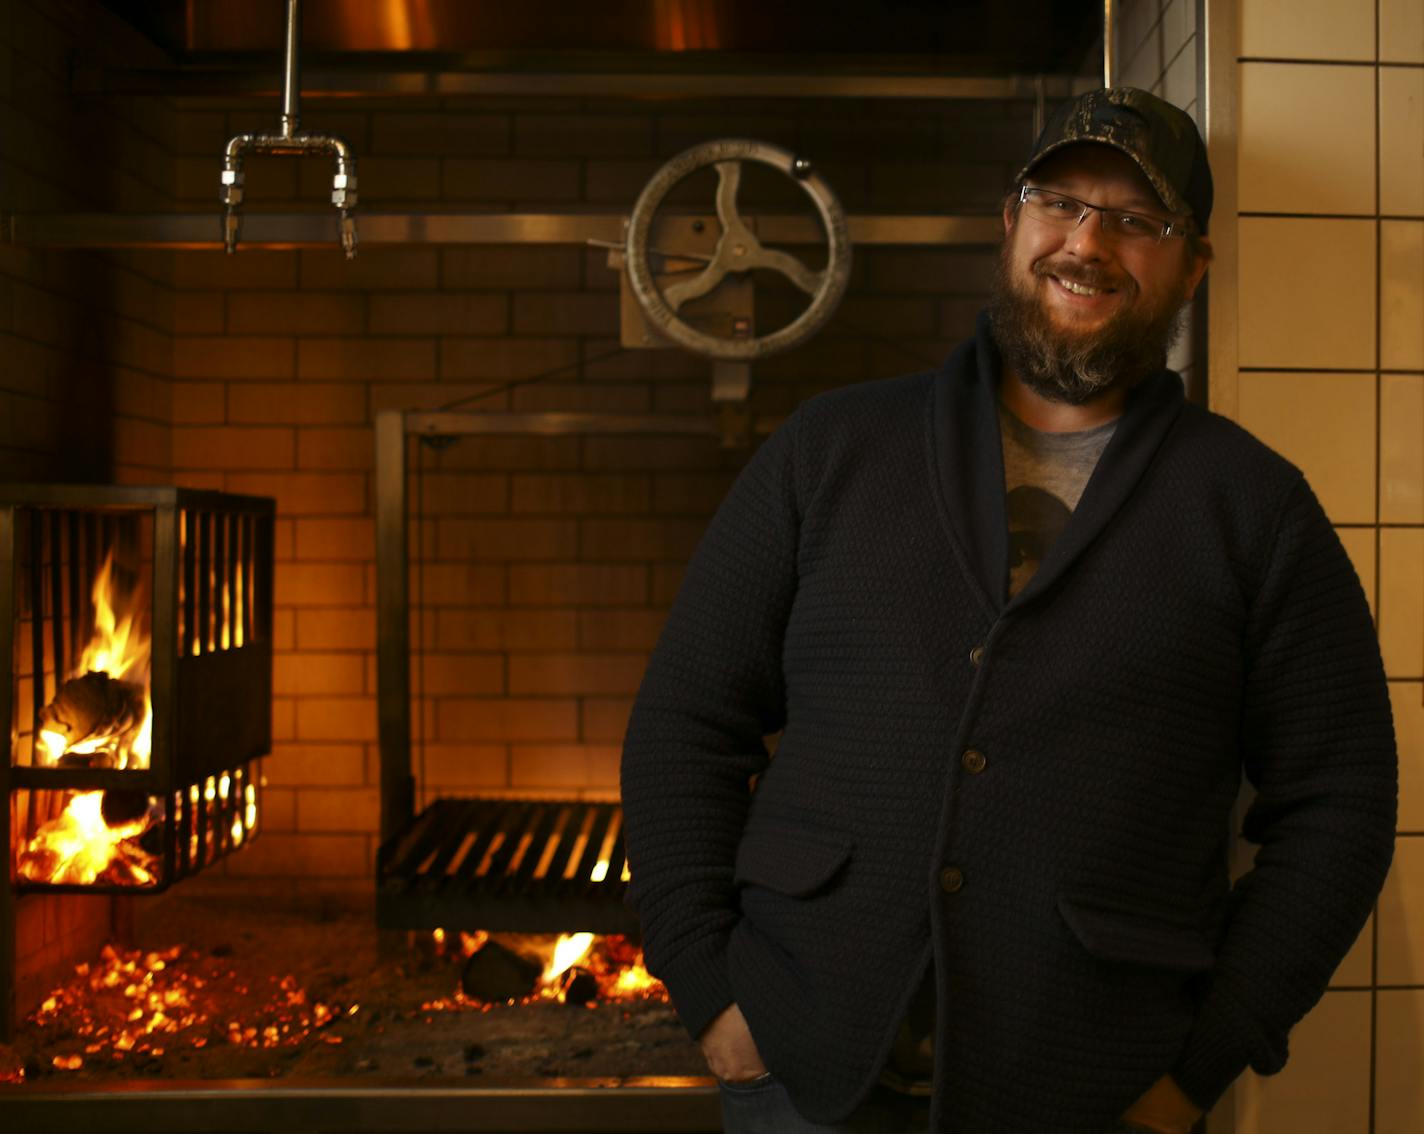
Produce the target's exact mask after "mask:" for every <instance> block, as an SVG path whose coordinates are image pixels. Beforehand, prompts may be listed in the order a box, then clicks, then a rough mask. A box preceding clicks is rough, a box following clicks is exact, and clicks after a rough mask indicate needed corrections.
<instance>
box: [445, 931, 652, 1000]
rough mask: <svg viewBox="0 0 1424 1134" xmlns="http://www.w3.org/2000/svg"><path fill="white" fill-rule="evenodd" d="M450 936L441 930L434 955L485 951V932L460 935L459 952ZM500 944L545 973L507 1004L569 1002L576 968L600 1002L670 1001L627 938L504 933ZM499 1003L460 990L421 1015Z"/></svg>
mask: <svg viewBox="0 0 1424 1134" xmlns="http://www.w3.org/2000/svg"><path fill="white" fill-rule="evenodd" d="M451 936H452V935H451V934H450V933H449V931H447V930H437V931H436V932H435V935H434V937H433V943H434V947H435V952H436V953H437V954H438V955H441V956H449V957H452V958H454V959H456V960H463V959H465V958H467V957H471V956H473V955H474V954H475V953H477V952H479V951H480V950H481V949H482V948H484V946H485V944H486V943H487V942H488V941H489V940H490V934H488V933H487V932H485V931H484V930H482V929H481V930H476V931H475V932H474V933H466V932H463V931H462V932H461V933H460V934H459V940H460V947H459V949H458V950H457V949H454V948H452V947H451ZM499 942H500V944H502V945H504V946H505V947H506V948H508V949H512V950H514V951H515V952H517V953H521V954H523V955H525V956H527V957H531V958H541V959H542V960H543V962H544V969H543V972H542V973H541V974H540V976H539V979H538V982H537V985H536V987H535V988H533V989H531V991H530V993H529V995H528V996H525V997H523V998H522V999H520V1000H518V1001H514V1000H511V1001H509V1004H511V1005H513V1004H516V1003H518V1004H533V1003H537V1002H539V1001H548V1000H557V1001H559V1002H560V1003H565V1002H567V1001H566V996H567V992H568V989H569V983H570V973H569V970H570V969H572V968H573V967H574V966H575V965H578V966H579V967H580V968H581V969H583V970H584V971H585V972H586V973H588V974H589V975H591V976H592V977H593V979H594V981H595V983H596V984H597V986H598V999H599V1000H602V1001H628V1000H663V1001H666V1000H667V999H668V995H667V990H666V989H665V988H664V987H663V985H662V982H661V981H659V980H658V979H657V978H656V977H654V976H653V975H652V974H651V973H649V972H648V970H647V968H645V967H644V965H643V953H642V950H641V949H639V948H638V947H637V946H636V945H635V944H633V943H631V942H629V941H628V939H627V938H626V937H622V936H620V935H618V934H609V935H607V936H602V937H598V936H595V935H594V934H592V933H564V934H560V935H559V937H558V938H557V940H553V941H551V939H550V937H548V936H545V935H540V934H516V933H502V934H500V935H499ZM495 1007H498V1005H497V1004H493V1003H489V1002H486V1001H481V1000H476V999H474V998H472V997H469V996H467V995H466V994H465V992H464V991H463V990H460V989H457V990H456V991H455V992H454V994H453V995H451V996H448V997H441V998H439V999H437V1000H430V1001H427V1002H425V1003H424V1004H422V1005H421V1010H422V1011H427V1012H432V1011H433V1012H440V1011H459V1010H462V1009H463V1010H478V1011H481V1012H488V1011H490V1010H491V1009H492V1008H495Z"/></svg>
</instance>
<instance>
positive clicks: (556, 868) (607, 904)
mask: <svg viewBox="0 0 1424 1134" xmlns="http://www.w3.org/2000/svg"><path fill="white" fill-rule="evenodd" d="M377 879H378V881H377V889H376V918H377V921H378V923H379V924H380V925H381V926H382V927H384V928H387V929H437V928H439V929H447V930H458V929H465V930H475V929H485V930H493V931H498V932H514V933H566V932H572V931H576V930H586V931H589V932H592V933H630V934H631V933H636V932H637V929H638V923H637V920H636V918H635V917H634V916H633V913H632V911H630V910H629V909H628V908H627V907H626V906H624V904H623V895H624V893H625V892H626V890H627V888H628V877H627V866H626V858H625V854H624V849H623V809H622V807H620V806H619V805H618V804H616V803H586V802H582V801H574V800H553V799H532V800H495V799H441V800H437V801H436V802H435V803H433V804H432V805H431V806H430V807H428V808H427V809H426V810H425V811H423V812H421V814H420V815H418V816H416V818H415V819H413V820H412V821H411V822H410V823H409V824H408V825H407V826H406V828H405V829H404V830H403V831H401V832H400V833H398V834H397V835H396V836H395V838H393V839H391V840H390V842H389V843H387V844H386V845H385V846H383V847H382V848H381V850H380V854H379V855H378V857H377Z"/></svg>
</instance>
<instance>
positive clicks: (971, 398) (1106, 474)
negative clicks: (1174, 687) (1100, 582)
mask: <svg viewBox="0 0 1424 1134" xmlns="http://www.w3.org/2000/svg"><path fill="white" fill-rule="evenodd" d="M1001 365H1002V364H1001V361H1000V357H999V351H998V348H997V347H996V346H995V345H994V341H993V337H992V336H991V335H990V333H989V316H988V313H987V312H981V313H980V315H979V321H978V325H977V327H976V330H975V336H974V338H973V339H971V340H970V341H968V342H966V343H964V344H963V345H962V346H961V347H960V348H959V349H958V350H956V351H955V352H954V353H953V354H952V355H951V356H950V357H949V360H948V361H947V362H946V363H945V364H944V366H943V367H942V368H941V369H940V371H939V373H938V375H936V379H935V387H934V400H933V412H934V443H935V449H936V457H937V460H936V465H937V466H938V470H939V482H940V491H941V493H942V495H943V499H944V506H945V509H946V511H947V513H948V515H949V520H950V527H951V530H952V533H953V535H954V537H955V538H956V539H957V540H958V541H959V544H960V546H961V547H962V548H963V549H964V552H965V559H966V560H967V562H968V563H969V564H970V565H971V567H972V574H973V576H974V581H975V583H977V585H978V587H979V589H980V590H981V592H982V593H983V595H984V596H985V598H987V600H988V601H989V605H990V607H991V608H992V609H993V610H994V611H995V612H1002V611H1004V610H1006V609H1017V608H1018V607H1020V606H1022V605H1023V604H1024V603H1026V602H1030V601H1032V599H1033V598H1034V596H1036V595H1038V594H1041V593H1043V592H1044V591H1046V590H1047V589H1048V588H1049V587H1050V586H1052V585H1053V583H1054V581H1055V580H1057V579H1058V578H1059V576H1061V575H1062V574H1063V573H1064V572H1065V571H1066V570H1067V569H1068V568H1069V567H1070V566H1071V565H1072V564H1073V562H1074V561H1075V560H1076V559H1077V558H1078V556H1079V555H1081V554H1082V553H1083V551H1084V550H1085V549H1086V548H1087V547H1088V545H1089V544H1091V543H1092V542H1093V540H1094V539H1095V538H1096V537H1097V535H1098V533H1099V532H1101V531H1102V530H1103V528H1104V527H1106V526H1107V523H1108V521H1109V520H1111V519H1112V517H1113V515H1114V514H1115V513H1116V512H1117V510H1118V508H1120V507H1121V506H1122V504H1123V502H1124V501H1125V500H1126V499H1127V498H1128V497H1129V496H1130V495H1131V494H1132V491H1133V489H1134V488H1136V486H1137V483H1138V481H1139V480H1141V479H1142V476H1143V474H1144V473H1145V472H1146V471H1147V467H1148V465H1149V464H1150V463H1151V461H1152V456H1153V454H1154V453H1156V451H1157V447H1158V446H1159V445H1160V444H1161V443H1162V441H1163V439H1164V438H1165V437H1166V436H1167V433H1168V431H1169V430H1170V429H1171V427H1172V424H1173V423H1174V422H1175V421H1176V419H1177V415H1178V413H1180V412H1181V408H1182V404H1183V401H1184V400H1185V399H1184V398H1183V395H1182V380H1181V378H1180V376H1179V375H1178V374H1177V373H1176V372H1175V371H1172V370H1162V371H1159V372H1158V373H1157V374H1155V375H1153V376H1152V377H1151V378H1149V379H1147V380H1146V381H1145V382H1143V383H1142V384H1141V385H1140V386H1138V387H1137V389H1135V390H1134V391H1133V392H1132V394H1131V395H1130V396H1129V397H1128V400H1127V406H1126V408H1125V409H1124V410H1123V414H1122V416H1121V417H1120V418H1119V419H1118V426H1117V429H1115V430H1114V431H1113V435H1112V440H1110V441H1109V442H1108V445H1107V448H1105V449H1104V450H1103V455H1102V457H1101V458H1099V460H1098V464H1097V467H1096V468H1095V469H1094V470H1093V474H1092V476H1091V477H1089V479H1088V483H1087V485H1086V486H1085V487H1084V489H1083V496H1082V499H1081V500H1079V502H1078V507H1077V508H1076V509H1075V510H1074V512H1073V515H1072V517H1071V519H1070V520H1069V521H1068V526H1067V527H1066V528H1065V529H1064V530H1063V534H1062V535H1060V536H1059V537H1058V539H1057V540H1056V541H1055V543H1054V544H1053V546H1052V548H1050V549H1049V552H1048V555H1047V557H1046V558H1045V559H1044V561H1043V563H1042V564H1040V566H1039V568H1038V571H1037V572H1036V573H1035V574H1034V576H1033V578H1032V579H1031V580H1030V581H1029V583H1028V585H1027V586H1025V587H1024V588H1023V590H1021V591H1020V592H1019V593H1018V594H1017V595H1015V596H1014V597H1013V599H1012V601H1010V599H1009V597H1008V585H1009V567H1008V556H1009V550H1008V518H1007V514H1006V511H1005V505H1004V456H1003V446H1002V444H1001V441H1000V436H999V410H998V403H999V375H1000V371H1001Z"/></svg>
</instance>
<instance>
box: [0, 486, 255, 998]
mask: <svg viewBox="0 0 1424 1134" xmlns="http://www.w3.org/2000/svg"><path fill="white" fill-rule="evenodd" d="M274 511H275V506H274V503H273V501H271V500H270V499H266V498H258V497H247V496H234V495H229V494H225V493H218V492H201V491H193V490H187V489H179V488H168V487H157V488H148V487H142V488H140V487H107V486H105V487H80V486H53V485H8V486H5V487H3V488H0V655H3V656H5V657H6V658H8V659H9V661H10V667H11V668H10V679H9V680H8V681H6V682H4V683H0V730H3V735H6V736H8V737H9V738H10V753H9V756H8V758H7V759H6V760H4V761H0V794H3V797H4V799H5V801H6V806H4V807H3V808H0V835H3V838H0V842H3V844H4V845H5V846H7V847H8V849H9V856H10V857H9V861H10V869H9V874H8V880H9V882H10V884H9V885H7V886H5V887H4V888H3V889H2V890H0V981H3V982H6V987H5V989H4V992H5V993H6V996H5V1003H6V1004H9V1003H10V1001H11V996H12V994H13V988H12V982H13V977H14V933H15V903H16V899H17V897H18V896H20V895H23V894H26V893H33V892H57V891H64V892H82V893H125V894H145V893H148V894H152V893H158V892H160V891H162V890H164V889H166V888H167V887H168V886H170V885H171V884H172V883H174V882H176V881H178V880H180V879H182V878H184V877H187V876H189V875H191V874H193V873H195V872H197V871H199V870H201V869H203V868H204V867H207V866H210V865H211V864H212V863H214V862H216V861H218V860H219V859H221V858H223V857H224V856H226V855H228V854H230V853H231V852H232V851H234V850H236V849H237V848H238V847H240V846H242V845H244V844H245V843H246V842H248V841H249V840H250V839H251V838H252V837H253V835H254V834H255V833H256V827H257V816H258V794H259V783H258V777H257V774H256V771H255V765H254V761H255V760H256V759H257V758H258V757H260V756H263V755H265V754H266V753H267V752H268V751H270V749H271V737H272V707H271V706H272V641H271V638H272V573H273V515H274ZM121 654H123V655H126V656H125V657H122V658H121V657H120V656H119V655H121ZM81 805H82V806H81ZM86 839H88V840H94V839H98V840H100V841H101V842H103V841H107V842H108V843H109V844H110V845H109V846H108V847H107V848H103V853H102V854H101V853H91V850H90V849H89V848H87V847H86V848H85V849H83V850H80V849H76V847H77V846H78V844H79V843H81V842H82V841H83V840H86Z"/></svg>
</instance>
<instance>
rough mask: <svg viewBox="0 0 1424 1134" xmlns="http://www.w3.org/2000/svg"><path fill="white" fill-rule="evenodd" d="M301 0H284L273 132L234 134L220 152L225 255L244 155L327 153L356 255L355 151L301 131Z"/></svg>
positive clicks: (235, 232)
mask: <svg viewBox="0 0 1424 1134" xmlns="http://www.w3.org/2000/svg"><path fill="white" fill-rule="evenodd" d="M300 34H301V0H287V39H286V52H285V56H284V59H283V74H282V121H281V129H280V131H279V132H278V133H276V134H237V135H235V136H234V137H231V138H229V139H228V142H227V146H226V147H225V149H224V151H223V168H222V203H223V247H224V248H226V249H227V252H228V254H229V255H231V254H232V253H233V252H235V251H237V241H238V237H239V236H240V234H241V231H242V217H241V214H240V213H239V211H238V210H239V208H240V206H241V205H242V188H243V172H242V163H243V160H244V159H245V158H246V156H247V155H248V154H280V155H298V156H303V155H312V154H320V155H329V156H333V157H335V159H336V173H335V175H334V176H333V177H332V179H331V203H332V204H333V205H335V206H336V208H337V213H338V217H339V220H338V225H339V231H340V237H341V248H342V251H344V252H345V253H346V258H347V259H348V260H350V259H353V258H354V257H355V255H356V220H355V218H354V217H353V216H352V215H351V211H352V209H354V208H355V207H356V155H355V154H353V153H352V152H351V147H350V146H349V145H347V143H346V142H345V141H344V140H343V139H341V138H338V137H337V136H336V135H335V134H307V133H303V132H302V130H301V115H300V112H299V102H300V98H301V80H300V74H301V66H300V64H301V60H300V52H299V40H300Z"/></svg>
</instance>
